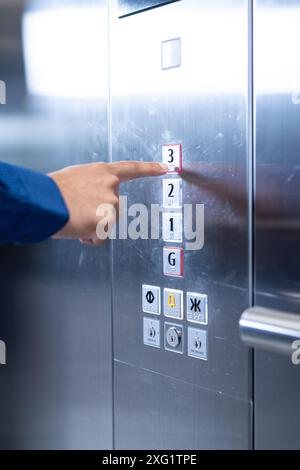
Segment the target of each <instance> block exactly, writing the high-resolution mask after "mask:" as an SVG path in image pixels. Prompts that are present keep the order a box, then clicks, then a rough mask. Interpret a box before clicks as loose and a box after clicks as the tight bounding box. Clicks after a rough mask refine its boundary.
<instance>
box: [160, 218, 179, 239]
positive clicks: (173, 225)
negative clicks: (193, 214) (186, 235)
mask: <svg viewBox="0 0 300 470" xmlns="http://www.w3.org/2000/svg"><path fill="white" fill-rule="evenodd" d="M163 240H164V241H165V242H177V243H181V242H182V214H177V213H175V212H165V213H164V214H163Z"/></svg>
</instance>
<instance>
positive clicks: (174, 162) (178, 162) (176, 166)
mask: <svg viewBox="0 0 300 470" xmlns="http://www.w3.org/2000/svg"><path fill="white" fill-rule="evenodd" d="M162 161H163V163H165V164H166V165H168V173H181V172H182V146H181V144H166V145H163V147H162Z"/></svg>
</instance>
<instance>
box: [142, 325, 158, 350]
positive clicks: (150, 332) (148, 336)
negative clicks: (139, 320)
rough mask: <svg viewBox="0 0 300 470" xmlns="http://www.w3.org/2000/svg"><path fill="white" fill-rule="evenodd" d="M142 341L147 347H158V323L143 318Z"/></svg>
mask: <svg viewBox="0 0 300 470" xmlns="http://www.w3.org/2000/svg"><path fill="white" fill-rule="evenodd" d="M143 340H144V344H146V345H147V346H152V347H154V348H159V347H160V322H159V320H152V318H144V323H143Z"/></svg>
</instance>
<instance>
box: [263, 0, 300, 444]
mask: <svg viewBox="0 0 300 470" xmlns="http://www.w3.org/2000/svg"><path fill="white" fill-rule="evenodd" d="M255 18H256V22H255V41H256V42H255V70H256V76H255V83H256V168H257V170H256V264H255V267H256V269H255V274H256V295H255V301H256V304H257V305H261V306H265V307H268V308H274V309H280V310H282V311H286V312H294V313H300V299H299V288H300V278H299V263H300V252H299V243H300V231H299V228H300V217H299V215H300V211H299V199H300V167H299V148H300V134H299V122H300V107H299V102H300V101H299V90H300V88H299V87H300V76H299V55H298V44H299V39H300V31H299V21H300V1H299V0H294V1H288V2H287V1H283V0H271V1H265V0H257V1H256V2H255ZM266 24H267V26H266ZM279 27H280V28H281V34H280V36H278V28H279ZM266 28H267V30H268V34H267V35H266V34H265V31H266ZM291 351H292V350H291ZM255 365H256V367H255V384H256V387H255V388H256V389H255V397H256V402H255V423H256V426H255V440H256V447H257V448H259V449H299V448H300V439H299V432H298V417H299V414H300V400H299V396H300V374H299V366H295V365H293V364H292V362H291V358H290V357H281V356H280V355H278V354H271V353H265V352H262V351H257V352H256V354H255Z"/></svg>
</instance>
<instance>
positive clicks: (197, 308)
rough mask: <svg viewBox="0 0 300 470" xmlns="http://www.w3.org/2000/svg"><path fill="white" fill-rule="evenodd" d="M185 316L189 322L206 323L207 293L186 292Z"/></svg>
mask: <svg viewBox="0 0 300 470" xmlns="http://www.w3.org/2000/svg"><path fill="white" fill-rule="evenodd" d="M186 317H187V320H188V321H190V322H193V323H199V324H201V325H207V321H208V314H207V295H205V294H195V293H193V292H187V294H186Z"/></svg>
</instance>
